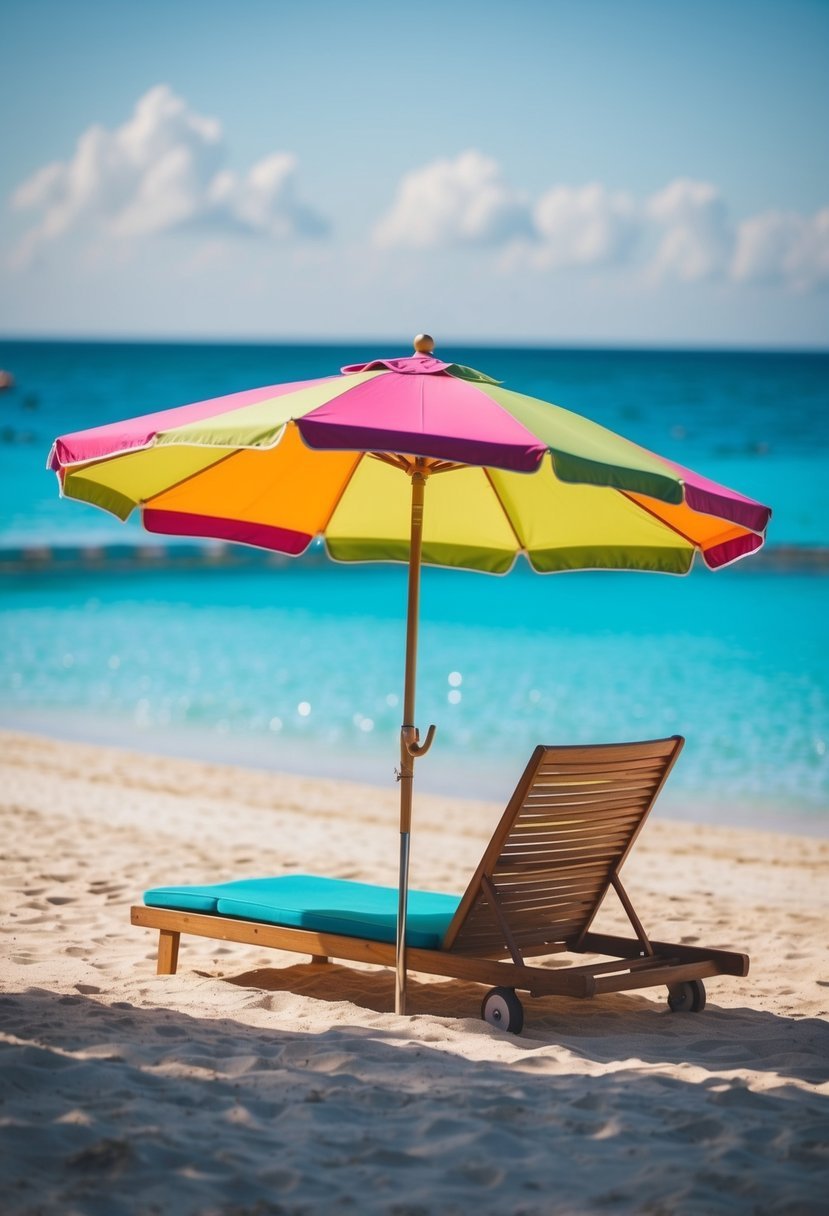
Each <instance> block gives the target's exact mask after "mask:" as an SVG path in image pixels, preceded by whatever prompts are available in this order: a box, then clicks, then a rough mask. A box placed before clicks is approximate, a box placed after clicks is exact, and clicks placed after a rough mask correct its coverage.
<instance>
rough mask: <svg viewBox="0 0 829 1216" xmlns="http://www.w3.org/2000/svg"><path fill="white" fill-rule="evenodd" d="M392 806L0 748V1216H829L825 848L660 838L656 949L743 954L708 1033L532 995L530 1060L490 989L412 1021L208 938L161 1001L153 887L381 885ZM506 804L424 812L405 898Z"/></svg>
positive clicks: (447, 878) (82, 750) (150, 762)
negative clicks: (150, 903) (318, 880)
mask: <svg viewBox="0 0 829 1216" xmlns="http://www.w3.org/2000/svg"><path fill="white" fill-rule="evenodd" d="M423 763H424V764H427V763H428V761H424V762H423ZM516 776H517V775H516ZM395 799H396V792H395V790H394V788H393V787H391V788H390V789H389V790H388V791H383V790H380V791H378V790H375V789H367V788H362V787H359V786H354V785H351V786H341V785H337V784H334V783H330V782H324V781H319V780H306V779H303V778H296V777H282V776H275V775H273V774H267V773H259V772H249V771H242V770H237V769H230V768H220V767H210V766H207V765H203V764H195V763H191V762H185V761H178V760H169V759H158V758H153V757H146V756H139V755H134V754H130V753H127V752H119V751H115V750H105V749H102V748H93V747H85V746H79V745H75V744H72V745H69V744H63V743H56V742H53V741H48V740H44V739H37V738H33V737H27V736H22V735H12V734H5V735H0V806H1V807H2V810H1V811H0V832H1V833H2V835H1V836H0V851H1V852H2V860H3V867H2V909H3V919H2V927H3V938H4V945H5V947H6V949H5V950H4V952H3V955H4V956H3V961H2V963H0V990H2V994H3V995H2V996H0V1043H2V1056H0V1061H1V1066H2V1073H0V1078H1V1081H0V1196H2V1198H0V1209H2V1212H3V1213H4V1214H12V1213H14V1214H17V1213H30V1214H32V1216H34V1214H35V1213H60V1214H61V1216H73V1214H74V1213H95V1214H100V1216H119V1214H120V1213H135V1214H139V1213H140V1214H142V1216H143V1214H144V1213H165V1214H166V1213H171V1214H172V1213H174V1214H175V1216H188V1214H190V1213H200V1214H203V1216H209V1214H212V1213H227V1214H228V1216H230V1214H233V1216H268V1214H270V1213H317V1212H326V1213H327V1212H351V1213H374V1212H384V1213H385V1212H388V1213H396V1214H399V1216H415V1214H420V1213H422V1214H423V1216H431V1214H432V1213H458V1214H459V1216H460V1214H463V1216H466V1214H467V1213H470V1212H477V1213H489V1212H492V1213H496V1212H497V1213H499V1214H501V1213H515V1214H518V1213H522V1214H524V1216H535V1214H538V1216H542V1214H543V1216H548V1214H550V1213H567V1214H574V1213H575V1214H578V1213H587V1212H605V1211H612V1212H614V1213H616V1212H620V1213H626V1212H647V1213H650V1214H661V1213H664V1214H666V1216H667V1214H674V1213H682V1214H683V1216H684V1214H685V1213H694V1214H696V1213H699V1214H700V1216H703V1214H704V1216H709V1214H712V1213H719V1212H723V1213H726V1212H727V1213H734V1212H747V1213H748V1212H750V1213H781V1214H782V1213H786V1214H787V1216H790V1214H800V1213H812V1212H814V1213H818V1212H820V1213H821V1214H823V1213H824V1212H825V1211H827V1210H829V1200H828V1199H827V1196H829V1161H827V1144H829V1105H827V1102H826V1093H827V1085H826V1082H827V1079H829V1033H827V1021H826V1017H827V1009H829V968H827V967H826V966H825V949H826V940H827V937H829V934H827V916H826V900H825V896H826V887H825V878H826V862H827V859H829V845H827V844H826V843H825V842H821V841H817V840H814V839H807V838H797V837H786V836H782V835H771V834H760V833H757V834H754V833H747V832H738V831H732V830H728V829H723V828H696V827H691V826H688V825H681V824H677V823H672V822H661V821H660V820H659V817H658V812H657V813H656V815H655V817H654V819H653V821H652V822H651V823H650V824H649V825H648V827H647V828H646V829H645V832H644V834H643V836H642V838H641V840H640V842H639V844H638V845H637V848H636V850H635V852H634V854H633V855H632V857H631V859H630V862H629V864H628V866H627V867H626V871H625V878H626V885H627V887H628V890H629V892H630V893H631V896H632V897H633V899H634V903H635V904H636V906H637V910H638V911H639V913H640V915H641V916H642V919H643V920H644V922H645V925H646V927H647V928H648V930H649V932H651V933H652V934H653V936H654V937H656V938H661V939H663V940H669V941H670V940H681V941H692V942H696V941H699V942H701V943H703V944H706V945H712V946H713V945H717V946H723V947H726V948H733V949H738V950H747V951H748V952H749V953H750V954H751V956H752V969H751V974H750V975H749V976H748V978H747V979H734V978H731V977H721V978H717V979H713V980H710V981H707V988H708V1008H707V1009H706V1011H705V1012H704V1013H703V1014H701V1015H693V1014H686V1015H678V1014H670V1013H669V1012H668V1011H667V1006H666V1005H665V999H664V998H665V992H664V989H663V990H660V989H646V990H644V991H642V992H641V993H634V994H630V995H625V994H619V995H615V996H607V997H603V998H597V999H596V1000H594V1001H584V1002H580V1001H574V1000H561V999H554V998H548V999H546V1000H543V1001H537V1002H534V1001H529V1000H528V1001H527V1002H526V1014H527V1019H526V1026H525V1031H524V1033H523V1035H522V1036H521V1037H515V1036H510V1035H507V1034H504V1033H503V1032H499V1031H497V1030H494V1029H492V1028H490V1027H489V1026H487V1025H486V1024H485V1023H484V1022H482V1021H481V1020H480V1018H479V1014H478V1010H479V1005H480V999H481V995H482V992H483V989H481V988H479V987H477V986H475V985H469V984H463V983H459V982H457V981H438V980H431V979H429V978H428V977H411V979H410V1005H411V1007H412V1008H413V1010H414V1011H415V1016H414V1017H412V1018H398V1017H396V1016H395V1015H394V1014H393V1013H392V1012H390V1010H391V1009H392V1006H393V996H392V990H393V980H392V975H391V972H390V971H383V970H379V969H370V968H360V967H356V966H355V967H346V966H340V965H329V966H312V965H311V964H309V963H308V962H307V961H306V959H304V958H302V957H298V956H296V955H281V954H276V953H275V952H266V951H265V952H263V951H262V950H261V949H258V948H255V947H245V946H239V945H227V946H224V945H221V944H219V943H216V942H210V941H207V940H201V939H197V938H184V939H182V948H181V957H180V963H179V972H178V974H177V975H176V976H163V977H158V976H156V975H155V973H154V971H155V966H154V959H155V944H156V943H155V937H156V935H155V934H154V933H150V932H149V931H147V930H143V929H134V928H132V927H131V926H130V924H129V906H130V904H131V903H134V902H140V896H141V893H142V891H143V890H144V889H145V888H146V887H148V886H151V885H155V884H159V883H162V882H165V881H180V882H200V881H205V882H206V881H217V880H221V879H227V878H232V877H242V876H245V875H261V874H267V873H273V874H280V873H285V872H290V871H311V872H317V873H320V874H329V875H335V876H339V877H346V878H358V879H365V880H369V881H375V882H386V883H390V884H393V883H394V882H395V880H396V862H397V829H396V802H395ZM499 810H500V808H497V807H491V806H484V805H475V804H468V803H467V804H462V803H459V802H457V801H454V800H449V799H438V798H426V797H420V798H418V799H417V805H416V816H415V837H414V856H413V862H412V866H413V882H414V884H415V885H421V886H428V887H431V888H433V889H443V890H447V891H460V890H462V889H463V887H464V886H465V883H466V881H467V878H468V876H469V873H470V871H471V869H472V868H473V866H474V865H475V863H476V862H477V860H478V857H479V854H480V851H481V848H482V845H483V843H484V842H485V840H486V839H487V837H488V834H489V831H490V829H491V827H492V825H493V823H494V821H495V819H496V818H497V816H498V813H499ZM599 923H600V926H601V927H605V928H610V929H612V928H614V927H618V928H620V929H622V928H623V927H624V924H625V922H624V919H623V917H621V916H619V914H618V913H617V911H616V909H615V908H611V907H610V906H608V908H607V909H606V911H605V912H604V913H603V914H602V916H601V918H600V922H599ZM821 1082H822V1083H823V1084H822V1085H821Z"/></svg>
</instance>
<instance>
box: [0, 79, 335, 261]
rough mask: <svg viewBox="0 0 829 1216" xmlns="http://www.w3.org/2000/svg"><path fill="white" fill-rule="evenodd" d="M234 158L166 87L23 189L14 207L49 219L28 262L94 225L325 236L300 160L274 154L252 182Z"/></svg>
mask: <svg viewBox="0 0 829 1216" xmlns="http://www.w3.org/2000/svg"><path fill="white" fill-rule="evenodd" d="M224 160H225V146H224V141H223V136H222V128H221V125H220V124H219V123H218V122H217V121H216V120H215V119H212V118H207V117H205V116H204V115H201V114H198V113H197V112H196V111H195V110H193V109H191V108H190V107H189V106H188V104H187V102H186V101H184V100H183V98H181V97H178V96H177V95H176V94H175V93H174V92H173V91H172V89H170V88H169V87H168V86H167V85H158V86H156V87H155V88H153V89H150V91H149V92H148V93H146V94H145V95H144V96H143V97H141V98H140V99H139V101H138V103H137V105H136V107H135V110H134V112H133V114H132V115H131V117H130V118H129V119H128V120H127V122H125V123H124V124H123V125H122V126H120V127H117V128H116V129H115V130H111V131H110V130H107V129H106V128H104V127H102V126H93V127H90V128H89V129H88V130H87V131H85V132H84V133H83V134H82V135H81V137H80V138H79V140H78V143H77V146H76V149H75V154H74V156H73V157H72V158H71V160H69V161H66V162H55V163H53V164H50V165H46V166H45V167H44V168H42V169H39V170H38V171H37V172H36V173H34V174H33V175H32V176H31V177H30V178H29V179H28V180H27V181H25V182H23V183H22V185H21V186H19V187H18V189H17V190H16V191H15V193H14V195H13V196H12V200H11V202H12V206H13V207H15V208H16V209H17V210H19V211H40V212H41V213H42V218H41V220H40V222H39V223H38V224H37V225H36V226H34V227H33V228H31V229H30V230H29V231H28V233H26V235H25V236H24V238H23V242H22V245H21V247H20V249H19V251H18V255H19V258H20V259H21V260H23V261H25V260H26V259H27V258H28V257H29V256H30V255H31V254H32V253H33V252H34V251H35V250H36V249H37V248H39V247H40V246H42V245H44V244H46V243H48V242H49V241H54V240H56V239H57V238H59V237H61V236H63V235H64V234H65V233H68V232H69V231H72V230H80V229H84V228H86V229H90V230H93V231H95V232H96V233H100V232H105V233H108V234H109V235H110V236H112V237H116V238H134V237H140V236H148V235H153V234H156V233H161V232H168V231H170V230H172V229H175V228H181V227H183V226H186V225H193V224H201V225H207V226H211V227H213V228H226V229H227V228H231V229H235V230H236V231H245V232H249V233H254V234H259V235H264V236H269V237H274V238H278V239H287V238H290V237H295V236H316V235H319V234H321V233H322V232H324V231H325V229H326V227H327V225H326V223H325V221H324V220H323V219H322V217H321V216H320V215H318V214H317V212H316V211H314V210H313V209H312V208H311V207H310V206H309V205H308V204H306V203H304V202H303V201H302V200H301V198H300V197H299V196H298V193H297V187H296V162H295V160H294V158H293V157H292V156H290V155H289V154H287V153H273V154H271V155H269V156H266V157H265V158H264V159H263V160H261V161H259V162H258V163H257V164H255V165H254V166H253V167H252V168H251V169H250V170H249V172H248V173H247V175H245V176H244V177H238V176H237V175H236V174H234V173H232V172H230V171H229V170H225V169H223V168H222V165H223V163H224Z"/></svg>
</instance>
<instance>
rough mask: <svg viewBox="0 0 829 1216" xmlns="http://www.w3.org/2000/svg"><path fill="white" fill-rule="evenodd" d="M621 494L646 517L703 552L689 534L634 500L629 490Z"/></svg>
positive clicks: (700, 546)
mask: <svg viewBox="0 0 829 1216" xmlns="http://www.w3.org/2000/svg"><path fill="white" fill-rule="evenodd" d="M619 493H620V494H621V495H622V497H623V498H626V499H627V500H628V502H631V503H633V505H634V506H635V507H638V508H639V510H640V511H644V512H645V514H646V515H650V517H651V519H656V520H658V521H659V523H661V524H662V526H663V527H665V528H668V529H669V531H671V532H675V533H676V535H677V536H681V537H682V539H683V540H687V542H688V544H689V545H692V546H693V548H694V549H699V550H700V552H702V545H701V544H700V543H699V542H698V541H696V540H694V538H693V537H692V536H688V534H687V532H683V531H682V529H681V528H677V527H676V525H675V524H672V523H670V522H669V521H668V520H667V519H663V518H662V516H661V515H659V514H657V512H656V511H652V510H651V509H650V507H646V506H645V504H644V503H642V502H639V501H638V500H637V499H635V498H632V497H631V495H630V494H629V493H628V492H627V490H620V491H619Z"/></svg>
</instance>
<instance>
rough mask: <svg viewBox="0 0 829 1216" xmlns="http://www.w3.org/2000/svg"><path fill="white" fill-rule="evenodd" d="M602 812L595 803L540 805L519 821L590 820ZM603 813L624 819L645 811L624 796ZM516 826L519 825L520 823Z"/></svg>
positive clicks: (640, 814) (608, 817) (634, 800)
mask: <svg viewBox="0 0 829 1216" xmlns="http://www.w3.org/2000/svg"><path fill="white" fill-rule="evenodd" d="M600 814H602V812H601V811H600V809H599V808H597V806H596V804H595V803H589V802H588V803H578V804H576V803H573V804H572V805H570V806H550V807H540V808H539V809H538V810H537V811H535V810H530V811H527V812H525V813H524V814H523V815H522V816H521V819H520V820H519V821H518V823H519V824H522V825H523V824H525V823H538V824H541V823H555V822H556V821H557V820H559V819H564V818H568V819H569V818H572V819H573V821H574V822H575V821H578V820H585V821H588V822H589V821H590V820H591V819H595V818H597V817H599V816H600ZM603 814H604V817H605V818H607V819H617V818H622V819H623V818H624V817H625V816H626V815H637V816H639V818H641V816H642V814H643V811H642V807H641V804H640V802H639V801H638V800H636V799H633V800H628V799H625V798H623V799H620V800H619V802H614V803H612V804H608V805H607V807H606V809H605V811H604V812H603ZM515 826H516V827H517V826H518V824H516V825H515ZM519 830H520V829H519Z"/></svg>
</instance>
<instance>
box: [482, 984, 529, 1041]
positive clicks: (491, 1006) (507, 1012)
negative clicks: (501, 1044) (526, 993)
mask: <svg viewBox="0 0 829 1216" xmlns="http://www.w3.org/2000/svg"><path fill="white" fill-rule="evenodd" d="M481 1017H482V1018H483V1019H484V1021H485V1022H489V1024H490V1026H498V1027H499V1028H500V1029H501V1030H509V1031H511V1032H512V1034H520V1033H521V1031H522V1029H523V1027H524V1006H523V1005H522V1004H521V1002H520V1001H519V999H518V997H517V996H516V995H515V989H514V988H491V989H490V990H489V992H488V993H487V994H486V996H485V997H484V999H483V1001H482V1002H481Z"/></svg>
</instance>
